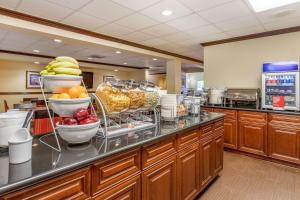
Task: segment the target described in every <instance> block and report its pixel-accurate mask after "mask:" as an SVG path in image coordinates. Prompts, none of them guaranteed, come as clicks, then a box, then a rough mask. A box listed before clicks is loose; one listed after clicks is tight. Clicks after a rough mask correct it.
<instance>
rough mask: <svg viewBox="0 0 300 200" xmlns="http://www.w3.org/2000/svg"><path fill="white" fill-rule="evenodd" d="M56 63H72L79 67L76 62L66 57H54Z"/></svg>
mask: <svg viewBox="0 0 300 200" xmlns="http://www.w3.org/2000/svg"><path fill="white" fill-rule="evenodd" d="M55 60H56V61H59V62H64V61H66V62H71V63H74V64H75V65H77V66H78V65H79V64H78V62H77V60H75V59H74V58H72V57H68V56H59V57H56V58H55Z"/></svg>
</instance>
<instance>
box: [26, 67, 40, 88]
mask: <svg viewBox="0 0 300 200" xmlns="http://www.w3.org/2000/svg"><path fill="white" fill-rule="evenodd" d="M40 77H41V75H40V73H39V72H36V71H26V88H27V89H39V88H40V82H39V78H40Z"/></svg>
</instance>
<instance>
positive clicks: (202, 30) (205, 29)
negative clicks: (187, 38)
mask: <svg viewBox="0 0 300 200" xmlns="http://www.w3.org/2000/svg"><path fill="white" fill-rule="evenodd" d="M185 32H186V33H188V34H190V35H192V36H194V37H200V36H201V35H209V34H217V33H221V32H222V31H221V30H220V29H218V28H216V27H215V26H213V25H207V26H201V27H199V28H195V29H191V30H187V31H185Z"/></svg>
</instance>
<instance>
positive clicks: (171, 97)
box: [160, 94, 179, 119]
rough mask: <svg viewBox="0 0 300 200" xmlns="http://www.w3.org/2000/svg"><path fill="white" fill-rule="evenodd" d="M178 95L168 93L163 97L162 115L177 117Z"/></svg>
mask: <svg viewBox="0 0 300 200" xmlns="http://www.w3.org/2000/svg"><path fill="white" fill-rule="evenodd" d="M178 96H179V95H177V94H166V95H163V96H162V97H161V99H160V105H161V116H162V117H163V118H167V119H169V118H170V119H172V118H175V117H177V105H178V101H179V98H178Z"/></svg>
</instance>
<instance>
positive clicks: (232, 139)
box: [224, 118, 238, 149]
mask: <svg viewBox="0 0 300 200" xmlns="http://www.w3.org/2000/svg"><path fill="white" fill-rule="evenodd" d="M237 146H238V145H237V120H233V119H226V118H225V120H224V147H226V148H230V149H237Z"/></svg>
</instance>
